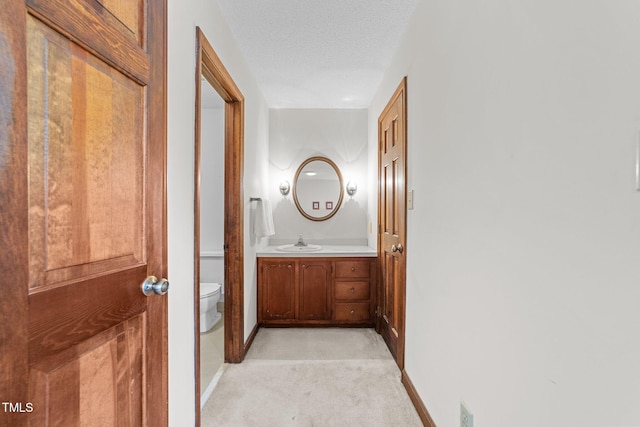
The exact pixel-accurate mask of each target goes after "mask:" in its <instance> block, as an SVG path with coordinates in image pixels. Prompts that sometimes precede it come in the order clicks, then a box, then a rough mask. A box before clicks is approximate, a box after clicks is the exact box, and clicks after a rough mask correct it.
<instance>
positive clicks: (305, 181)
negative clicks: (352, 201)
mask: <svg viewBox="0 0 640 427" xmlns="http://www.w3.org/2000/svg"><path fill="white" fill-rule="evenodd" d="M343 195H344V189H343V185H342V175H341V174H340V170H339V169H338V167H337V166H336V164H335V163H333V162H332V161H331V160H329V159H327V158H326V157H311V158H309V159H307V160H305V161H304V162H302V164H301V165H300V167H299V168H298V170H297V171H296V176H295V178H294V179H293V201H294V202H295V204H296V207H297V208H298V210H299V211H300V213H301V214H302V215H303V216H304V217H305V218H308V219H310V220H312V221H324V220H326V219H329V218H331V217H332V216H334V215H335V214H336V212H338V209H339V208H340V205H341V204H342V197H343Z"/></svg>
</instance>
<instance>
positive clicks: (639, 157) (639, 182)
mask: <svg viewBox="0 0 640 427" xmlns="http://www.w3.org/2000/svg"><path fill="white" fill-rule="evenodd" d="M636 191H640V133H638V139H637V140H636Z"/></svg>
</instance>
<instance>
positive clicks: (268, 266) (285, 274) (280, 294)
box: [261, 260, 296, 320]
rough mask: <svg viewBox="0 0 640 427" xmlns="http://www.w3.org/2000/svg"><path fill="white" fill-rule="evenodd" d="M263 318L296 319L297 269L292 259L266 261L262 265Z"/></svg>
mask: <svg viewBox="0 0 640 427" xmlns="http://www.w3.org/2000/svg"><path fill="white" fill-rule="evenodd" d="M262 274H263V276H262V278H263V280H262V283H261V287H262V289H261V291H262V292H261V293H262V318H263V319H264V320H289V319H295V312H296V310H295V307H296V304H295V301H296V300H295V295H296V292H295V290H296V269H295V263H294V262H292V261H286V260H285V261H265V262H264V263H263V265H262Z"/></svg>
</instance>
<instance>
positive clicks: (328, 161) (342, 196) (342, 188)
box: [293, 156, 344, 221]
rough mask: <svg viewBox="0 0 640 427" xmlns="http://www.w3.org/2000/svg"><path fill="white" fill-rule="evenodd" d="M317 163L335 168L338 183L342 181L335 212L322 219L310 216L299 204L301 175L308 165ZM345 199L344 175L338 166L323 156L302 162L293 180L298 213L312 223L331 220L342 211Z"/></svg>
mask: <svg viewBox="0 0 640 427" xmlns="http://www.w3.org/2000/svg"><path fill="white" fill-rule="evenodd" d="M315 161H322V162H326V163H328V164H329V166H331V167H332V168H333V170H334V171H336V175H338V181H340V197H339V198H338V201H337V202H336V205H335V207H334V208H333V210H332V211H331V213H329V214H328V215H325V216H322V217H317V216H311V215H309V214H308V213H306V212H305V211H304V209H302V206H300V202H298V192H297V187H298V177H299V176H300V173H301V172H302V169H304V167H305V166H306V165H308V164H309V163H311V162H315ZM343 198H344V183H343V182H342V174H341V173H340V169H338V166H337V165H336V164H335V163H334V162H333V161H332V160H331V159H329V158H327V157H323V156H314V157H309V158H308V159H307V160H305V161H304V162H302V164H300V166H298V170H297V171H296V175H295V177H294V178H293V202H294V203H295V204H296V208H298V212H300V213H301V214H302V216H304V217H305V218H307V219H310V220H311V221H326V220H328V219H329V218H331V217H332V216H334V215H335V214H336V213H338V209H340V206H341V205H342V199H343Z"/></svg>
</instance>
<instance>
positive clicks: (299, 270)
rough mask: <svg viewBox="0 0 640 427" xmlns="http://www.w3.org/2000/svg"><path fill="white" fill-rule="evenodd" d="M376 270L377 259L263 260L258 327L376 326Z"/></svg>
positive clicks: (259, 277)
mask: <svg viewBox="0 0 640 427" xmlns="http://www.w3.org/2000/svg"><path fill="white" fill-rule="evenodd" d="M339 265H340V266H341V267H340V268H338V266H339ZM375 269H376V258H371V257H366V258H351V257H345V258H340V257H274V258H268V257H260V258H258V323H259V324H260V325H261V326H299V327H307V326H311V327H313V326H373V325H374V307H375V286H376V281H375V277H374V273H375ZM338 271H340V273H338ZM338 276H341V277H338ZM352 288H353V291H351V289H352ZM292 310H294V313H293V314H292V313H291V311H292ZM352 311H353V312H352Z"/></svg>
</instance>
